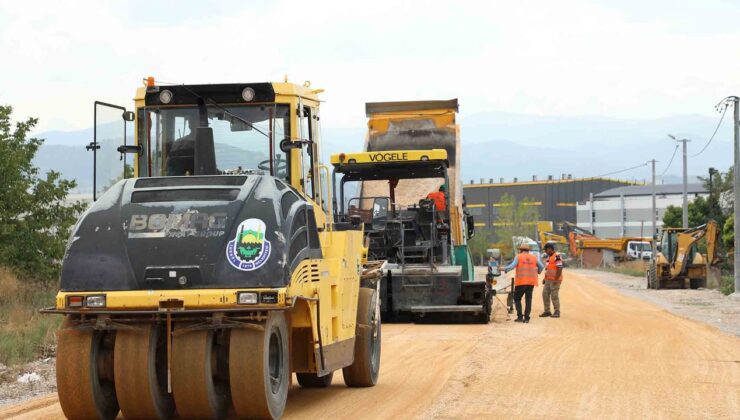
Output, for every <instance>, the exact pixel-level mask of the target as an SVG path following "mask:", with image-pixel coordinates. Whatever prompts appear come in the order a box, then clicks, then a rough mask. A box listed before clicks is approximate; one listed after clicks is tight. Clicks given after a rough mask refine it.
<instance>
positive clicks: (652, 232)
mask: <svg viewBox="0 0 740 420" xmlns="http://www.w3.org/2000/svg"><path fill="white" fill-rule="evenodd" d="M650 163H652V165H653V212H652V214H651V216H650V219H651V220H652V223H653V228H652V229H653V230H652V231H651V233H650V236H651V237H652V238H653V240H652V242H650V244H651V245H650V249H651V251H652V254H651V256H650V258H651V260H652V261H653V264H654V263H655V255H656V254H657V250H656V249H655V242H656V240H657V239H658V229H657V227H656V226H655V225H656V222H655V218H656V216H655V213H656V211H655V159H653V160H651V161H650Z"/></svg>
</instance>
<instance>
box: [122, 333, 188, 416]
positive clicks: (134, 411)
mask: <svg viewBox="0 0 740 420" xmlns="http://www.w3.org/2000/svg"><path fill="white" fill-rule="evenodd" d="M136 327H137V328H136V329H123V330H119V331H118V332H117V333H116V345H115V353H114V356H113V366H114V372H115V378H116V395H118V402H119V404H120V405H121V414H122V415H123V416H124V417H125V418H127V419H155V418H156V419H168V418H170V417H172V415H173V413H174V411H175V403H174V401H173V400H172V395H171V394H169V393H168V392H167V355H166V353H165V354H162V353H161V352H162V351H166V350H165V349H166V345H167V344H166V343H167V342H166V341H165V340H166V337H165V336H166V335H167V333H166V332H165V330H164V328H163V327H162V326H158V325H157V324H143V325H137V326H136ZM158 346H159V348H158ZM158 350H159V352H160V353H159V354H158ZM158 357H159V360H158ZM157 369H160V372H157ZM162 369H164V372H162V371H161V370H162Z"/></svg>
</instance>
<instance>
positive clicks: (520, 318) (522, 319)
mask: <svg viewBox="0 0 740 420" xmlns="http://www.w3.org/2000/svg"><path fill="white" fill-rule="evenodd" d="M514 322H524V317H523V316H521V315H519V316H517V317H516V319H515V320H514Z"/></svg>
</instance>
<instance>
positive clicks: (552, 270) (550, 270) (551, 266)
mask: <svg viewBox="0 0 740 420" xmlns="http://www.w3.org/2000/svg"><path fill="white" fill-rule="evenodd" d="M558 257H560V254H558V253H557V252H556V253H554V254H552V255H550V256H549V257H548V258H547V266H546V267H545V280H550V281H556V282H558V283H560V282H561V281H563V271H562V270H561V271H560V276H558V266H557V265H556V262H557V259H558ZM560 268H562V266H561V267H560Z"/></svg>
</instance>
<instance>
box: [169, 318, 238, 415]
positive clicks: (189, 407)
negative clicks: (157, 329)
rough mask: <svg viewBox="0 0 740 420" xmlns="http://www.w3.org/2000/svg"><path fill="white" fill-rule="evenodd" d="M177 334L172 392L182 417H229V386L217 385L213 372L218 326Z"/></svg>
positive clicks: (173, 346) (173, 343) (174, 349)
mask: <svg viewBox="0 0 740 420" xmlns="http://www.w3.org/2000/svg"><path fill="white" fill-rule="evenodd" d="M177 331H178V324H177V323H176V324H175V335H174V339H173V342H172V395H173V397H174V399H175V408H176V410H177V414H178V416H179V417H180V418H193V419H209V418H223V417H226V414H227V411H228V409H229V402H230V400H229V394H228V389H224V390H221V389H219V388H218V387H217V384H216V379H215V378H214V376H213V370H212V369H213V366H212V361H213V358H214V357H216V356H217V355H214V354H213V352H214V351H217V350H218V349H217V346H216V344H215V341H216V339H217V337H215V335H216V334H217V331H216V330H192V331H183V332H182V333H181V334H177Z"/></svg>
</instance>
